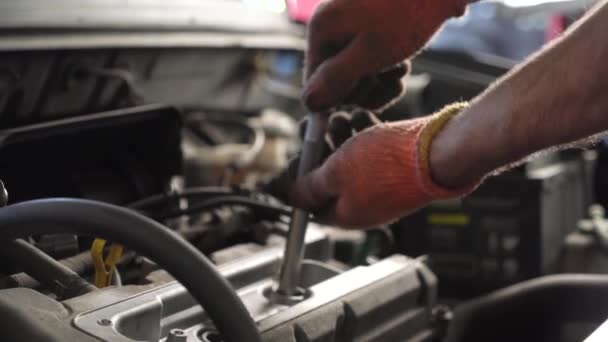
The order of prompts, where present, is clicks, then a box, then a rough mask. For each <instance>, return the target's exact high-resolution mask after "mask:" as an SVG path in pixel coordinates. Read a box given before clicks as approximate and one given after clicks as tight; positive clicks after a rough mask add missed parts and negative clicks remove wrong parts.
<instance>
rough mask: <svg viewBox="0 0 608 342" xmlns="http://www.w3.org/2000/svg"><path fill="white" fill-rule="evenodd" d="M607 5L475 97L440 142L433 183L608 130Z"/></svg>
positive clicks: (464, 177) (466, 177)
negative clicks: (607, 93) (607, 90)
mask: <svg viewBox="0 0 608 342" xmlns="http://www.w3.org/2000/svg"><path fill="white" fill-rule="evenodd" d="M606 32H608V2H607V1H602V4H601V5H600V6H599V7H598V8H597V9H596V10H595V11H593V13H591V14H590V15H589V16H588V17H587V18H585V19H583V20H582V21H581V22H580V23H579V24H578V25H577V26H576V27H574V28H573V29H572V30H570V31H569V32H568V33H567V34H566V35H564V37H563V38H561V39H560V40H558V41H556V42H555V43H553V44H551V46H548V47H546V48H545V49H544V50H543V52H541V53H540V54H538V55H537V56H536V57H534V58H533V59H531V60H530V61H529V62H527V63H525V64H524V65H523V66H521V67H519V68H517V69H516V70H514V71H513V72H511V73H509V75H507V76H506V77H505V78H503V79H502V80H500V81H499V82H497V83H496V84H495V85H494V86H493V87H491V88H490V89H489V90H488V91H486V92H485V93H484V94H482V95H481V96H480V97H478V98H477V99H475V100H474V101H473V102H472V104H471V106H470V107H469V108H468V109H467V110H465V111H464V112H463V113H462V114H461V115H459V116H457V117H455V118H454V119H453V120H452V121H450V122H449V123H448V124H447V125H446V127H445V128H444V129H443V131H442V132H441V133H440V134H439V135H438V136H437V137H436V138H435V141H434V142H433V144H432V147H431V153H430V164H431V169H432V173H433V177H434V179H435V180H436V181H437V182H438V183H439V184H442V185H445V186H449V187H457V186H460V185H463V184H467V183H468V182H470V181H471V180H473V179H476V178H479V177H481V176H483V175H484V174H486V173H488V172H490V171H492V170H494V169H496V168H498V167H501V166H503V165H506V164H510V163H512V162H515V161H517V160H520V159H522V158H524V157H525V156H527V155H529V154H531V153H533V152H536V151H538V150H542V149H544V148H547V147H549V146H553V145H558V144H565V143H569V142H573V141H576V140H579V139H582V138H584V137H587V136H589V135H593V134H595V133H599V132H601V131H604V130H606V129H608V96H606V95H605V94H604V92H605V91H606V89H608V64H607V63H606V61H608V40H606V36H605V34H606Z"/></svg>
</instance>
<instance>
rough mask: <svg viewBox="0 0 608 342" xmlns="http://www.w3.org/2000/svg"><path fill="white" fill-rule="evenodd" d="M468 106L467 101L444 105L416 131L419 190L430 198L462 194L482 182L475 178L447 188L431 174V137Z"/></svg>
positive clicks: (444, 197)
mask: <svg viewBox="0 0 608 342" xmlns="http://www.w3.org/2000/svg"><path fill="white" fill-rule="evenodd" d="M468 106H469V103H468V102H457V103H453V104H451V105H448V106H446V107H444V108H443V109H442V110H440V111H439V112H437V113H435V114H434V115H432V116H431V117H429V118H428V121H427V122H426V125H425V126H424V127H423V128H422V129H421V130H420V131H419V133H418V134H419V135H418V149H417V151H416V152H417V158H416V160H417V161H418V163H419V166H420V167H419V168H417V170H418V180H419V182H420V186H421V190H422V191H423V192H424V193H425V194H426V195H427V196H429V197H430V198H432V199H446V198H452V197H460V196H464V195H466V194H468V193H470V192H471V191H473V190H475V189H476V188H477V187H478V186H479V185H480V184H481V182H482V179H477V180H475V181H473V182H471V183H470V184H468V185H466V186H464V187H461V188H457V189H449V188H445V187H443V186H440V185H438V184H437V183H436V182H435V181H434V180H433V178H432V176H431V170H430V165H429V154H430V150H431V144H432V142H433V139H434V138H435V137H436V136H437V134H439V132H441V130H442V129H443V127H445V125H446V124H447V123H448V121H450V119H452V118H453V117H454V116H456V115H458V114H459V113H460V112H462V110H464V109H466V108H467V107H468Z"/></svg>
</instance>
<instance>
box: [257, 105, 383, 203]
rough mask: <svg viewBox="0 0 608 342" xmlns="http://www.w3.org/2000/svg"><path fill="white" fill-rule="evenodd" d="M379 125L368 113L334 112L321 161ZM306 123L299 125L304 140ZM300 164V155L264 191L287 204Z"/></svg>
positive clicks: (376, 118) (364, 111)
mask: <svg viewBox="0 0 608 342" xmlns="http://www.w3.org/2000/svg"><path fill="white" fill-rule="evenodd" d="M379 123H381V121H380V119H379V118H378V117H377V116H376V115H375V114H373V113H372V112H370V111H367V110H362V109H358V110H355V111H353V112H352V113H350V112H344V111H340V112H334V113H333V114H331V115H330V117H329V125H328V132H327V133H326V134H325V144H324V146H323V152H322V160H326V159H327V158H328V157H329V156H330V155H331V154H332V153H333V152H334V151H336V150H337V149H338V148H339V147H340V146H342V144H344V142H345V141H347V140H348V139H350V138H351V137H352V136H353V134H357V133H358V132H361V131H363V130H364V129H366V128H368V127H371V126H373V125H377V124H379ZM306 126H307V121H306V120H304V121H302V122H301V123H300V137H301V138H304V135H305V133H306ZM299 164H300V154H298V155H296V156H295V157H294V158H293V159H291V160H290V161H289V166H288V167H287V168H286V169H285V170H283V172H281V173H280V174H279V175H277V176H276V177H274V178H273V179H272V180H270V182H269V183H268V184H265V185H264V191H265V192H268V193H270V194H272V195H274V196H275V197H277V198H279V199H281V200H283V201H284V202H289V191H290V190H291V189H292V187H293V184H294V182H295V179H296V177H297V174H298V165H299Z"/></svg>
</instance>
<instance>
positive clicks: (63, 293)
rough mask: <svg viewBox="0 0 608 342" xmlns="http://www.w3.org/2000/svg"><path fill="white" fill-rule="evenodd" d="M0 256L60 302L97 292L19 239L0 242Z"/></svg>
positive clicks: (75, 275) (63, 266)
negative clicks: (49, 291) (46, 289)
mask: <svg viewBox="0 0 608 342" xmlns="http://www.w3.org/2000/svg"><path fill="white" fill-rule="evenodd" d="M0 254H2V255H4V256H5V258H7V259H8V260H9V261H11V262H12V263H15V264H17V265H19V266H20V267H21V268H22V269H23V271H24V272H25V273H27V274H29V275H30V276H32V277H33V278H34V279H36V280H38V281H39V282H41V283H43V284H45V285H46V286H47V287H48V288H49V289H51V291H53V293H55V294H56V295H57V297H58V298H59V299H61V300H64V299H69V298H72V297H76V296H80V295H83V294H85V293H87V292H93V291H95V290H97V288H96V287H95V286H93V285H92V284H90V283H89V282H87V281H86V280H85V279H83V278H82V277H80V275H78V274H77V273H76V272H74V271H72V270H71V269H69V268H68V267H66V266H65V265H63V264H62V263H60V262H59V261H57V260H55V259H53V258H51V257H50V256H49V255H47V254H46V253H44V252H43V251H41V250H40V249H38V248H36V246H34V245H32V244H30V243H27V242H25V241H23V240H21V239H17V240H12V241H11V240H2V241H0Z"/></svg>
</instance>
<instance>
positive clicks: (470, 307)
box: [444, 274, 608, 342]
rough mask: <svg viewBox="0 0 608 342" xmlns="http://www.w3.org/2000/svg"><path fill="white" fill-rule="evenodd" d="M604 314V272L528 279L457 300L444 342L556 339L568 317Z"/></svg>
mask: <svg viewBox="0 0 608 342" xmlns="http://www.w3.org/2000/svg"><path fill="white" fill-rule="evenodd" d="M607 317H608V275H591V274H560V275H552V276H546V277H541V278H537V279H532V280H528V281H525V282H522V283H519V284H515V285H512V286H509V287H506V288H504V289H501V290H497V291H495V292H492V293H490V294H487V295H485V296H482V297H479V298H477V299H473V300H471V301H469V302H465V303H464V304H462V305H460V306H457V307H456V309H455V310H454V319H453V320H452V322H451V323H450V325H449V329H448V336H447V338H446V339H445V340H444V341H445V342H487V341H492V342H507V341H508V342H512V341H558V340H561V338H560V335H559V334H560V333H562V332H561V331H560V327H561V326H563V325H564V323H568V322H579V323H581V322H586V323H592V324H598V325H599V324H600V323H602V322H604V321H605V320H606V318H607Z"/></svg>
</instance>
